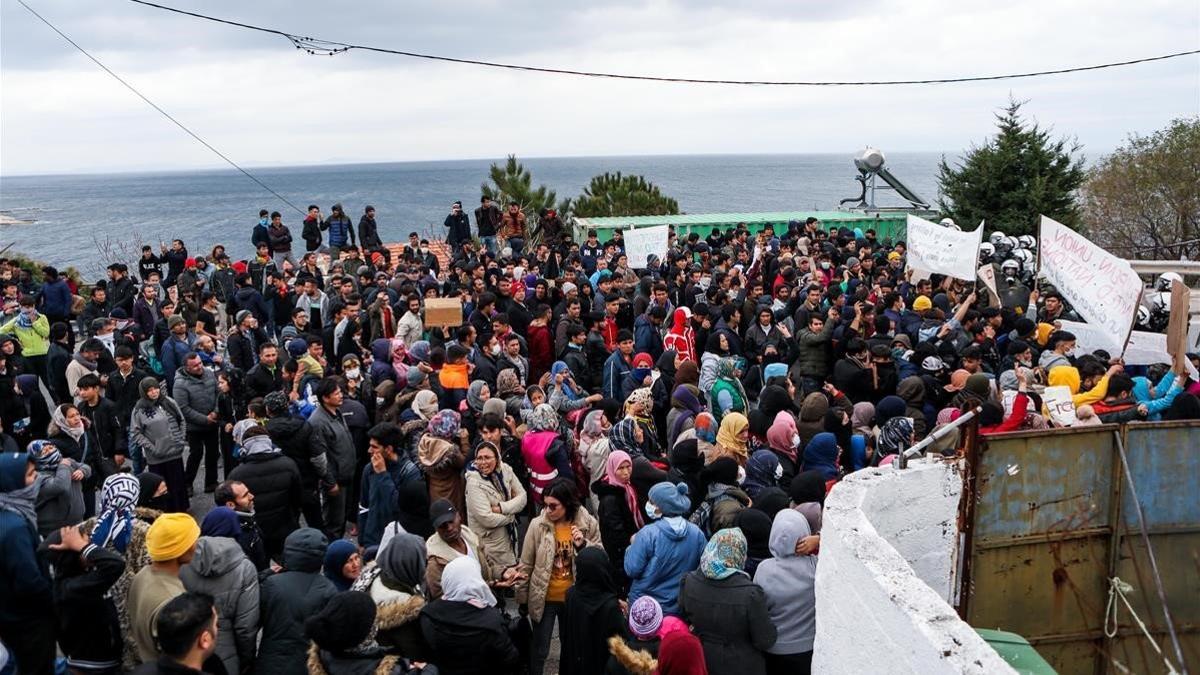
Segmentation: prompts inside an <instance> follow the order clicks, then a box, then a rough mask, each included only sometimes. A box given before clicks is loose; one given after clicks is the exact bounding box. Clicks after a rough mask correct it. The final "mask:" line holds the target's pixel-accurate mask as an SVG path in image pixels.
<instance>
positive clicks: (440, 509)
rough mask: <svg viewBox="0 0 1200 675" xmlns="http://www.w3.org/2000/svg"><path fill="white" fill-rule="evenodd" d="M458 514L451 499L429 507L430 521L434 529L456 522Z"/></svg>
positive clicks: (439, 501) (437, 502)
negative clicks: (455, 518)
mask: <svg viewBox="0 0 1200 675" xmlns="http://www.w3.org/2000/svg"><path fill="white" fill-rule="evenodd" d="M457 513H458V511H457V510H456V509H455V508H454V504H451V503H450V500H449V499H439V500H437V501H436V502H434V503H432V504H430V505H429V520H430V521H432V523H433V527H434V529H437V528H439V527H441V526H442V525H445V524H446V523H448V522H450V521H452V520H454V516H455V514H457Z"/></svg>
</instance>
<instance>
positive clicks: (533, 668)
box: [529, 602, 566, 675]
mask: <svg viewBox="0 0 1200 675" xmlns="http://www.w3.org/2000/svg"><path fill="white" fill-rule="evenodd" d="M565 607H566V603H562V602H547V603H546V608H545V609H544V610H542V620H541V621H535V622H533V645H532V649H531V650H530V654H529V673H530V675H542V670H544V669H545V667H546V659H547V658H549V656H550V639H551V638H552V637H554V621H555V620H556V619H558V620H559V621H558V623H559V629H558V632H559V634H560V635H561V634H562V620H561V619H562V616H563V614H564V608H565Z"/></svg>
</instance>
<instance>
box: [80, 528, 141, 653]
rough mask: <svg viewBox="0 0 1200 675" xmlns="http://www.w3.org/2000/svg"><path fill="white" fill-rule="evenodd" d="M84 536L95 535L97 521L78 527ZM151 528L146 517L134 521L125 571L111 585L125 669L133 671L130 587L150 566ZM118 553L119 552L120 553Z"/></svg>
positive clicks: (124, 556)
mask: <svg viewBox="0 0 1200 675" xmlns="http://www.w3.org/2000/svg"><path fill="white" fill-rule="evenodd" d="M143 513H145V514H146V515H149V516H152V518H151V519H153V518H156V517H157V516H158V512H156V511H154V512H151V511H144V512H143ZM79 529H80V531H81V532H83V535H84V536H85V537H89V538H90V537H91V536H92V530H94V529H96V518H89V519H87V520H85V521H83V524H81V525H80V526H79ZM149 529H150V523H148V522H147V520H146V518H144V517H142V514H139V515H138V517H136V518H134V519H133V531H132V532H131V533H130V535H129V544H128V545H127V546H126V547H125V553H124V555H123V557H122V558H123V560H124V571H123V572H122V574H121V577H120V578H119V579H117V581H116V583H114V584H113V585H112V588H111V589H110V591H109V595H111V596H112V599H113V604H114V605H115V606H116V609H117V619H118V621H119V623H120V626H121V635H123V636H125V655H124V666H125V669H126V670H130V669H132V668H133V667H134V666H136V665H137V659H136V658H135V657H136V656H137V646H136V645H135V644H134V643H133V631H132V630H131V628H130V626H131V624H130V621H129V607H128V606H127V603H128V600H129V585H130V584H132V583H133V576H134V575H135V574H137V573H138V572H140V571H141V570H142V568H143V567H146V566H148V565H149V564H150V553H149V552H148V551H146V532H147V531H149ZM108 548H109V549H110V550H113V551H116V547H114V546H112V545H111V544H110V545H109V547H108ZM118 553H119V551H118Z"/></svg>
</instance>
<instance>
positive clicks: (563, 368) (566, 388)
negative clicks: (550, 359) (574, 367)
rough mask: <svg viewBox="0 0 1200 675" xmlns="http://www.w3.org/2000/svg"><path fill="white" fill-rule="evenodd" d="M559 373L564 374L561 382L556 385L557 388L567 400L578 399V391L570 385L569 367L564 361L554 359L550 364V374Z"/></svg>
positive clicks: (556, 374) (555, 374)
mask: <svg viewBox="0 0 1200 675" xmlns="http://www.w3.org/2000/svg"><path fill="white" fill-rule="evenodd" d="M560 373H561V374H565V375H566V376H565V377H563V381H562V384H560V385H558V387H559V389H560V390H561V391H562V393H563V395H564V396H566V397H567V400H568V401H578V400H579V392H577V391H575V387H572V386H571V380H570V376H571V368H570V367H569V366H567V364H566V362H564V361H555V362H554V365H552V366H550V375H551V376H558V375H559V374H560Z"/></svg>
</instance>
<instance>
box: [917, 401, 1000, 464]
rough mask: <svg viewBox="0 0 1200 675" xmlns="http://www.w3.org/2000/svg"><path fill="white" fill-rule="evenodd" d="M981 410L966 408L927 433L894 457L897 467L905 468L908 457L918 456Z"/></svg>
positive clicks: (979, 408)
mask: <svg viewBox="0 0 1200 675" xmlns="http://www.w3.org/2000/svg"><path fill="white" fill-rule="evenodd" d="M982 410H983V408H982V407H976V408H975V409H974V410H968V411H966V412H964V413H963V414H962V415H960V416H959V418H958V419H956V420H954V421H953V422H951V423H950V424H947V425H946V426H944V427H941V428H940V429H937V430H935V431H934V432H933V433H932V434H929V435H928V436H926V437H925V438H923V439H921V441H920V442H919V443H917V444H916V445H914V446H912V447H911V448H909V449H907V450H905V451H904V452H901V453H900V456H899V457H897V458H896V460H897V461H898V462H899V464H897V468H900V469H907V468H908V458H909V457H920V456H921V451H923V450H924V449H925V448H927V447H929V446H931V445H933V444H934V443H936V442H937V441H939V440H941V439H943V438H945V437H946V436H947V435H949V434H950V432H951V431H954V430H955V429H958V427H959V426H961V425H963V424H966V423H967V422H970V421H971V420H972V419H973V418H974V417H975V415H978V414H979V412H980V411H982Z"/></svg>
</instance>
